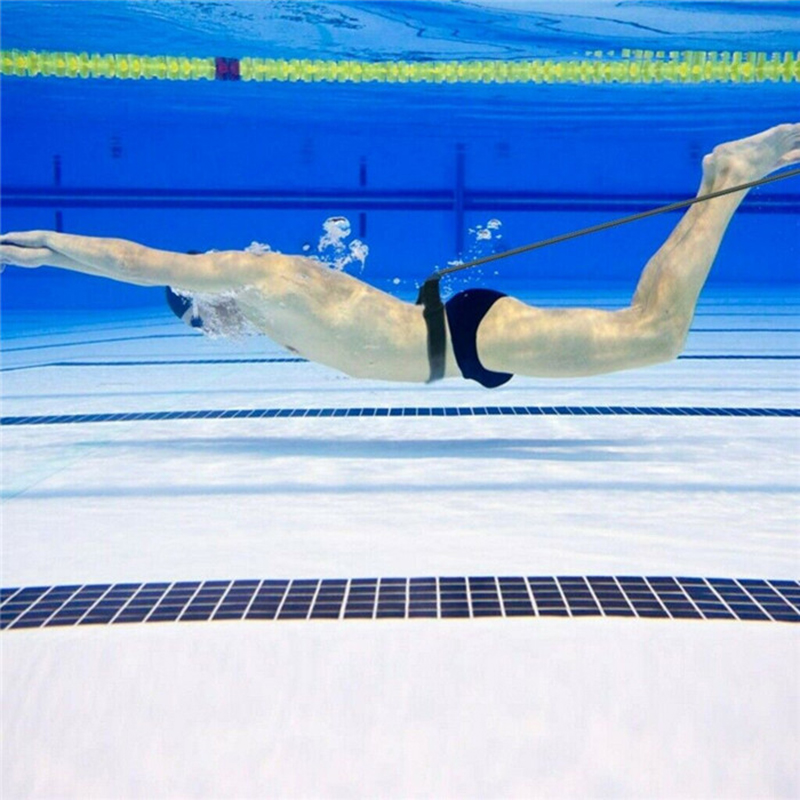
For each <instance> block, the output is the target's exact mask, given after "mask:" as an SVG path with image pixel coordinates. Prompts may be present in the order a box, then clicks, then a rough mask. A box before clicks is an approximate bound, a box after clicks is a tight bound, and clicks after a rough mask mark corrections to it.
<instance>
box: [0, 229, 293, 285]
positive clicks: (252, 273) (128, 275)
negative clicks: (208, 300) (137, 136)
mask: <svg viewBox="0 0 800 800" xmlns="http://www.w3.org/2000/svg"><path fill="white" fill-rule="evenodd" d="M264 255H266V256H267V257H269V256H273V257H274V258H280V256H279V255H278V254H277V253H275V254H264ZM264 255H254V254H251V253H243V252H241V251H238V250H234V251H226V252H218V253H204V254H201V255H186V254H184V253H173V252H170V251H168V250H155V249H154V248H152V247H145V246H144V245H141V244H137V243H136V242H131V241H128V240H127V239H106V238H100V237H94V236H75V235H73V234H69V233H57V232H55V231H24V232H21V233H6V234H3V235H2V236H0V263H2V264H13V265H15V266H18V267H28V268H33V267H41V266H44V265H48V266H53V267H60V268H62V269H69V270H72V271H74V272H83V273H86V274H88V275H100V276H102V277H105V278H112V279H114V280H118V281H122V282H123V283H133V284H137V285H139V286H165V285H172V286H181V287H183V288H186V289H192V290H195V291H206V292H219V291H224V290H226V289H230V288H233V287H235V286H241V285H242V284H245V283H250V282H253V281H256V280H258V279H259V278H260V277H262V276H263V274H264V270H265V267H266V266H267V264H266V263H265V259H264ZM267 260H269V258H268V259H267Z"/></svg>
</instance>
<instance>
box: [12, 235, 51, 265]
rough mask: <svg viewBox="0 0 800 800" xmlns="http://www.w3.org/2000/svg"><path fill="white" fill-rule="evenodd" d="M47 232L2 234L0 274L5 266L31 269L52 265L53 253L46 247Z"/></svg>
mask: <svg viewBox="0 0 800 800" xmlns="http://www.w3.org/2000/svg"><path fill="white" fill-rule="evenodd" d="M46 236H47V231H23V232H21V233H4V234H2V235H1V236H0V272H2V270H3V269H5V266H6V264H11V265H12V266H15V267H26V268H28V269H33V268H35V267H41V266H42V265H43V264H51V263H53V259H54V256H55V253H54V252H53V250H51V249H50V248H49V247H48V246H47V245H46V243H45V242H46Z"/></svg>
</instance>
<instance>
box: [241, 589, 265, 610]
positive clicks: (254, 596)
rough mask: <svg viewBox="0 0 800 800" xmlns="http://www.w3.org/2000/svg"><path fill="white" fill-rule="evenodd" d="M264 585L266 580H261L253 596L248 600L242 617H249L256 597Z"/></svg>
mask: <svg viewBox="0 0 800 800" xmlns="http://www.w3.org/2000/svg"><path fill="white" fill-rule="evenodd" d="M263 585H264V581H263V580H260V581H259V582H258V585H257V586H256V588H255V591H254V592H253V596H252V597H251V598H250V599H249V600H248V601H247V607H246V608H245V610H244V613H243V614H242V619H247V615H248V614H249V613H250V608H251V607H252V605H253V603H255V601H256V597H258V593H259V592H260V591H261V587H262V586H263Z"/></svg>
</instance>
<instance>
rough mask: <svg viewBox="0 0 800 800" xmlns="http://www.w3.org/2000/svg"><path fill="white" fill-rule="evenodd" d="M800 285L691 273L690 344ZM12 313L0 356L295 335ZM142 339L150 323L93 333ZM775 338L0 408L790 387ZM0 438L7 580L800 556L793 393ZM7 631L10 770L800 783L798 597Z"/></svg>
mask: <svg viewBox="0 0 800 800" xmlns="http://www.w3.org/2000/svg"><path fill="white" fill-rule="evenodd" d="M796 310H797V306H796V305H794V304H793V303H792V302H791V301H790V300H787V299H786V298H785V297H784V298H778V297H773V298H767V302H764V303H762V304H760V305H755V304H754V303H753V302H752V301H751V300H744V299H739V300H723V299H722V298H721V297H719V296H718V297H717V298H716V299H711V300H707V301H706V302H705V304H704V305H703V307H702V308H701V309H700V312H699V314H698V316H697V318H696V321H695V331H696V332H694V333H693V334H692V335H691V337H690V340H689V346H688V349H687V353H689V354H693V353H694V354H716V355H720V354H751V355H752V354H772V355H775V354H787V355H788V354H797V353H798V350H800V348H799V347H798V339H799V338H800V337H798V335H797V334H796V333H792V332H788V330H787V329H790V328H792V327H793V326H796V320H797V317H796V316H794V317H793V316H792V314H793V313H794V312H795V311H796ZM10 322H11V325H9V321H8V320H6V322H5V325H6V329H5V331H4V334H5V341H4V348H5V349H6V353H5V354H4V359H3V366H4V368H7V367H9V366H24V365H32V364H42V363H49V362H53V361H67V360H81V361H95V362H97V361H115V362H119V361H125V360H152V359H163V360H165V361H169V360H175V359H209V358H226V357H227V358H242V357H248V356H249V357H264V356H270V355H273V356H278V355H285V354H284V353H281V352H280V351H278V350H277V349H276V348H275V347H273V346H272V345H271V344H270V343H269V342H268V341H267V340H261V339H259V340H249V341H246V342H240V343H235V342H226V341H217V342H209V341H208V340H205V339H203V338H201V337H199V336H198V337H197V338H194V337H189V338H186V337H182V336H179V337H177V338H176V337H175V336H174V335H173V334H183V333H184V332H186V329H184V328H181V327H178V326H176V324H173V322H172V320H171V319H169V318H168V317H167V316H166V315H164V316H160V317H153V316H150V317H147V318H141V319H136V318H133V317H131V316H126V317H124V318H120V319H118V320H116V321H114V322H108V321H106V322H102V323H101V322H95V323H94V324H93V325H91V326H87V325H85V324H84V323H81V324H80V325H76V324H72V325H69V324H68V322H67V321H66V320H62V321H58V320H51V321H50V322H49V323H48V324H49V326H50V328H51V329H50V330H49V331H47V332H44V331H42V326H41V324H39V327H38V329H37V331H36V335H32V334H31V329H30V325H31V323H32V320H28V321H27V323H26V321H24V320H20V321H17V320H11V321H10ZM14 323H16V324H14ZM26 325H27V328H26ZM709 329H716V331H711V330H709ZM720 329H725V331H726V332H722V331H720ZM743 329H745V330H743ZM753 329H758V330H753ZM706 331H707V332H706ZM154 334H155V335H163V336H164V337H165V338H155V339H153V338H143V339H129V338H128V340H127V341H114V342H106V343H104V344H103V343H94V344H80V342H86V341H90V340H91V341H96V340H99V339H125V338H127V337H130V336H151V335H154ZM75 343H78V344H75ZM39 345H41V346H42V347H41V348H40V349H35V350H30V349H28V350H20V349H17V348H20V347H33V346H39ZM54 345H60V346H57V347H54ZM65 345H68V346H65ZM796 363H797V362H793V361H781V360H771V361H767V360H764V361H741V360H730V361H728V360H720V361H706V360H697V361H694V360H683V361H678V362H675V363H672V364H668V365H664V366H660V367H655V368H651V369H648V370H643V371H639V372H631V373H621V374H619V375H611V376H603V377H599V378H594V379H590V380H580V381H566V382H552V381H537V380H530V379H521V378H515V379H514V381H512V383H510V384H509V385H508V386H507V387H504V388H503V389H501V390H495V391H493V392H487V391H486V390H483V389H481V388H480V387H477V385H474V384H472V383H468V382H460V381H452V382H444V383H442V384H439V385H438V386H436V387H404V386H393V385H386V384H379V383H372V382H363V381H355V380H351V379H349V378H346V377H343V376H340V375H337V374H335V373H333V372H331V371H330V370H326V369H324V368H321V367H317V366H314V365H310V364H257V365H247V364H218V365H208V364H203V365H194V366H179V365H172V366H135V367H133V366H131V367H125V366H92V367H84V368H79V367H45V368H40V369H31V370H20V371H6V372H4V373H3V414H4V415H17V414H44V413H53V414H68V413H89V412H98V413H99V412H117V411H141V410H178V409H210V408H247V407H252V408H272V407H280V408H289V407H299V406H302V407H322V406H324V407H332V406H336V407H350V406H359V407H363V406H367V407H376V406H381V407H396V406H434V405H435V406H453V405H459V406H462V405H467V406H477V405H487V404H492V405H623V404H624V405H649V406H652V405H659V406H661V405H685V406H731V405H737V406H739V405H741V406H751V407H767V406H778V407H797V405H798V403H797V389H798V374H799V373H798V368H797V366H796ZM473 387H474V388H473ZM2 434H3V493H4V498H5V502H4V506H3V541H2V547H3V550H2V555H3V564H2V583H3V585H5V586H10V585H15V586H16V585H33V584H37V585H44V584H51V583H85V582H104V583H105V582H116V581H143V580H168V581H173V580H202V579H214V578H224V579H228V578H263V577H270V578H273V577H275V578H278V577H289V578H298V577H315V578H316V577H359V576H363V577H370V576H392V575H398V576H406V575H436V574H440V575H448V574H451V575H468V574H484V575H486V574H490V575H492V574H514V575H517V574H539V575H551V574H570V575H575V574H649V575H652V574H668V575H674V574H684V575H716V576H726V577H727V576H731V577H767V578H783V577H786V578H795V577H797V575H798V574H800V571H799V570H798V566H800V558H799V556H800V549H799V548H798V537H797V533H798V525H797V519H798V502H797V497H798V474H799V472H800V471H799V470H798V459H797V455H796V453H797V451H798V448H797V444H798V433H797V423H796V420H793V419H790V418H785V419H776V418H764V419H760V418H753V419H741V418H727V417H723V418H710V417H518V418H515V417H472V418H464V417H449V418H403V419H397V418H388V419H387V418H335V419H320V418H317V419H286V418H280V419H261V420H216V421H201V420H198V421H193V420H185V421H171V422H118V423H96V424H84V425H81V424H73V425H69V424H67V425H58V426H45V425H41V426H25V427H19V428H17V427H14V428H4V429H3V431H2ZM2 658H3V673H4V679H3V711H4V713H3V728H4V736H3V742H4V744H3V787H2V788H3V790H4V796H6V797H23V796H42V797H52V796H81V797H87V796H103V797H108V796H114V797H128V796H130V797H155V796H168V797H175V796H203V797H217V796H236V797H251V796H275V797H300V796H302V797H329V796H333V797H375V796H381V797H409V796H436V797H511V796H514V797H523V796H524V797H528V796H575V797H578V796H615V797H616V796H642V795H647V796H662V797H672V796H687V797H689V796H691V797H697V796H709V797H710V796H717V797H718V796H742V797H745V796H765V795H766V796H793V795H796V794H797V793H798V791H800V774H798V773H799V772H800V770H799V769H798V767H797V763H796V753H797V752H798V745H800V742H799V741H798V739H799V738H800V737H799V736H798V730H799V729H800V692H798V685H797V680H796V675H797V674H798V667H800V650H799V649H798V645H797V634H796V630H795V629H794V628H793V627H792V626H791V625H782V624H777V623H768V624H767V623H741V622H735V623H724V622H703V623H692V622H686V623H683V622H676V621H653V622H648V621H644V620H622V621H616V620H607V619H594V620H559V619H556V620H543V619H536V620H491V621H480V622H479V621H469V622H465V621H434V622H412V621H402V622H396V623H393V622H387V621H380V622H366V623H363V622H339V623H336V622H334V623H329V622H303V623H285V624H284V623H278V624H275V623H255V622H242V623H205V624H198V625H195V626H193V625H189V624H180V625H166V626H155V625H149V626H117V627H115V628H113V629H111V628H107V627H101V628H92V629H85V628H83V629H68V630H53V629H50V630H42V631H24V632H23V631H20V632H10V633H7V634H5V635H4V636H3V656H2Z"/></svg>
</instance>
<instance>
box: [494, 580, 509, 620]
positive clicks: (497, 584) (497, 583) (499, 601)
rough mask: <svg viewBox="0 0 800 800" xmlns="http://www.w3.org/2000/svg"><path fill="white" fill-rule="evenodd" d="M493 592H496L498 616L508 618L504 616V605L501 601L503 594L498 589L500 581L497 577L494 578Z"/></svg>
mask: <svg viewBox="0 0 800 800" xmlns="http://www.w3.org/2000/svg"><path fill="white" fill-rule="evenodd" d="M494 590H495V591H496V592H497V602H498V603H500V614H501V615H502V616H504V617H506V616H508V615H507V614H506V604H505V601H504V600H503V592H502V591H501V589H500V580H499V579H498V577H497V575H495V576H494Z"/></svg>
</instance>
